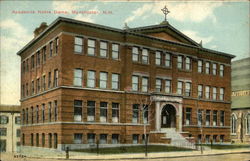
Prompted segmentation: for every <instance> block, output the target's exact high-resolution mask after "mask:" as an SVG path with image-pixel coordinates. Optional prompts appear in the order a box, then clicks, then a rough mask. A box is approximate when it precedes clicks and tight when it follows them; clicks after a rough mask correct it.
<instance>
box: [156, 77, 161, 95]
mask: <svg viewBox="0 0 250 161" xmlns="http://www.w3.org/2000/svg"><path fill="white" fill-rule="evenodd" d="M155 91H156V92H161V91H162V80H161V79H158V78H157V79H156V80H155Z"/></svg>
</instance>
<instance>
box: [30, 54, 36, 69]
mask: <svg viewBox="0 0 250 161" xmlns="http://www.w3.org/2000/svg"><path fill="white" fill-rule="evenodd" d="M33 68H35V56H34V55H32V56H31V69H33Z"/></svg>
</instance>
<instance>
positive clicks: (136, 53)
mask: <svg viewBox="0 0 250 161" xmlns="http://www.w3.org/2000/svg"><path fill="white" fill-rule="evenodd" d="M132 60H133V61H135V62H138V61H139V49H138V47H133V48H132Z"/></svg>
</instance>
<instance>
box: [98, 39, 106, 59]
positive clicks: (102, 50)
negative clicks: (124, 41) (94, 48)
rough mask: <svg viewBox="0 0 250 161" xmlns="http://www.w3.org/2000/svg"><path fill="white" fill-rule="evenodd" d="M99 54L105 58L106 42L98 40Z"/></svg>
mask: <svg viewBox="0 0 250 161" xmlns="http://www.w3.org/2000/svg"><path fill="white" fill-rule="evenodd" d="M100 56H101V57H104V58H106V57H107V56H108V43H107V42H104V41H101V42H100Z"/></svg>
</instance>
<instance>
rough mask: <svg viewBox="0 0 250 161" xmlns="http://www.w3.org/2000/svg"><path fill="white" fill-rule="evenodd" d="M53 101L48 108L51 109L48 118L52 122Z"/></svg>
mask: <svg viewBox="0 0 250 161" xmlns="http://www.w3.org/2000/svg"><path fill="white" fill-rule="evenodd" d="M51 108H52V103H51V102H49V104H48V110H49V114H48V115H49V116H48V118H49V122H51V116H52V115H51V114H52V109H51Z"/></svg>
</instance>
